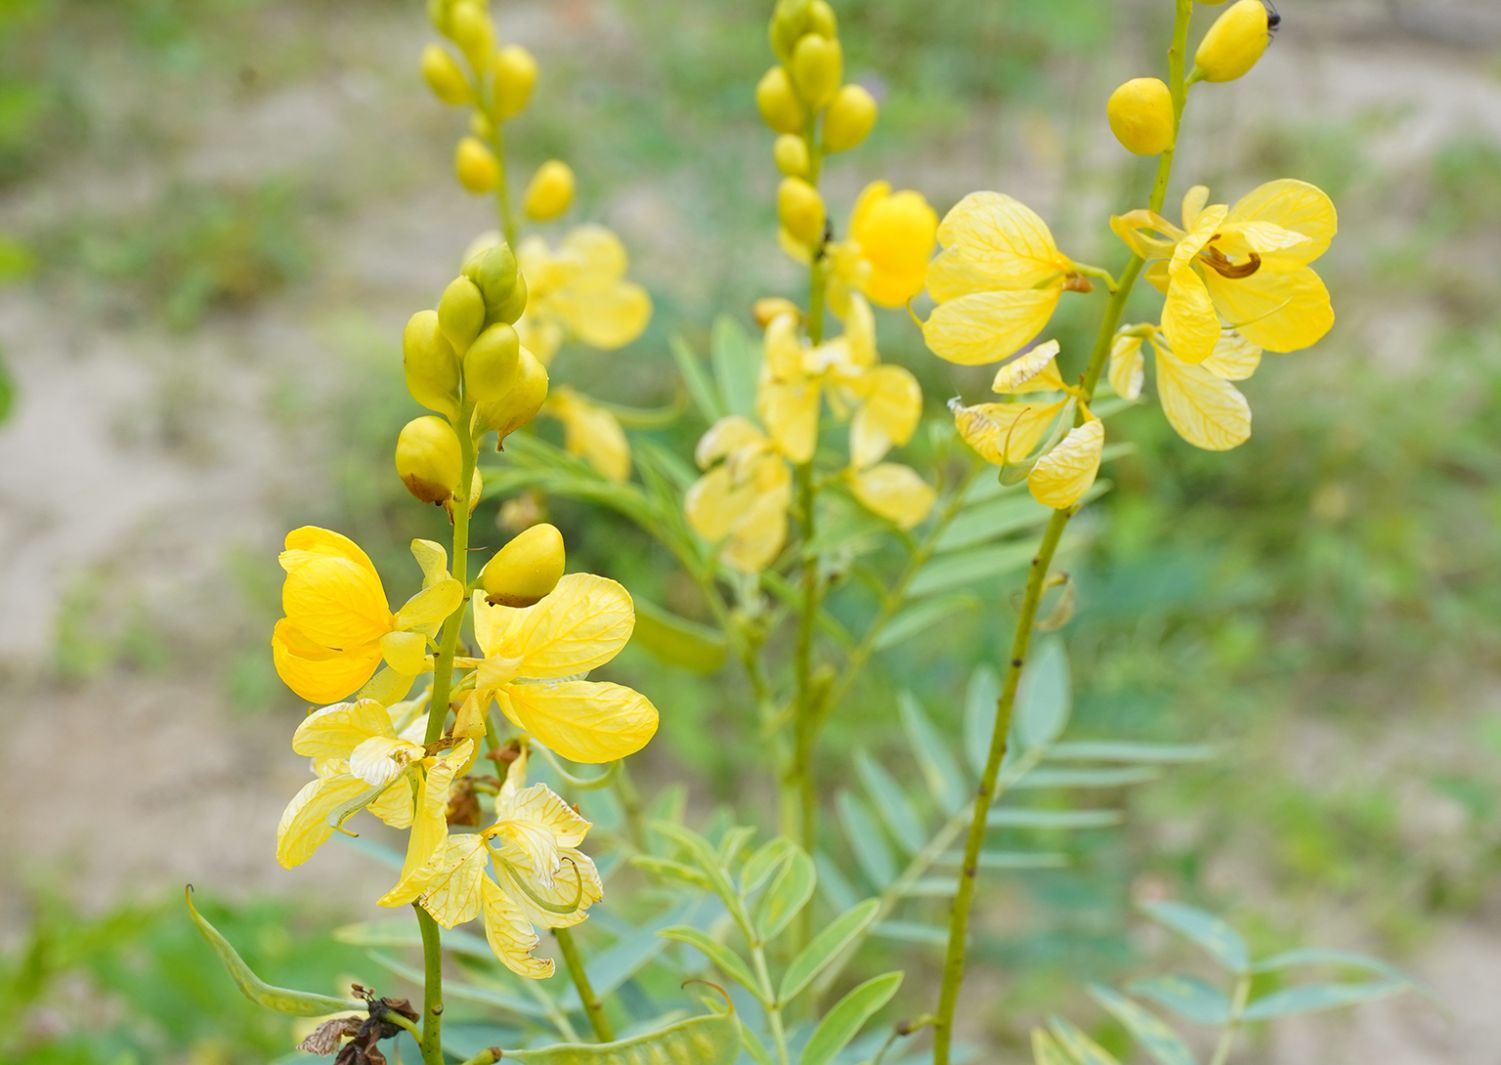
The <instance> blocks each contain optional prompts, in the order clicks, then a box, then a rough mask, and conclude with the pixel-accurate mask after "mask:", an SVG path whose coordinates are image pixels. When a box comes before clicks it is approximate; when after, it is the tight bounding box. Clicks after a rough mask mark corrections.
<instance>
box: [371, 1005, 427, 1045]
mask: <svg viewBox="0 0 1501 1065" xmlns="http://www.w3.org/2000/svg"><path fill="white" fill-rule="evenodd" d="M380 1019H381V1020H383V1021H385V1022H386V1023H387V1024H394V1025H396V1027H398V1028H405V1029H406V1030H407V1032H408V1033H410V1034H411V1037H412V1038H413V1039H415V1040H417V1041H418V1042H419V1043H420V1042H421V1040H422V1029H421V1028H419V1027H418V1026H417V1023H416V1022H415V1021H411V1020H408V1019H407V1018H405V1017H403V1016H402V1015H401V1014H399V1013H393V1012H392V1011H391V1010H386V1011H385V1012H384V1013H382V1014H381V1015H380Z"/></svg>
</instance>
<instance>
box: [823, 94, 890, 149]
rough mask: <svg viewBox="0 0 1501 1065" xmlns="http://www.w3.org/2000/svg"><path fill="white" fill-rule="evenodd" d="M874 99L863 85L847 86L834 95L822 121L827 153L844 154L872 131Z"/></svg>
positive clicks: (875, 111)
mask: <svg viewBox="0 0 1501 1065" xmlns="http://www.w3.org/2000/svg"><path fill="white" fill-rule="evenodd" d="M878 111H879V108H877V107H876V99H875V97H874V96H872V95H871V94H870V93H868V92H866V91H865V89H864V87H863V86H860V85H846V86H844V88H842V89H840V90H839V91H838V92H837V93H835V94H834V102H833V103H831V104H829V111H828V114H826V115H825V116H824V120H823V146H824V149H825V150H826V151H831V152H847V151H849V150H850V149H851V148H854V147H856V146H858V145H859V144H860V142H861V141H863V140H864V139H865V138H866V137H868V136H870V131H871V130H872V129H874V128H875V124H876V114H877V113H878Z"/></svg>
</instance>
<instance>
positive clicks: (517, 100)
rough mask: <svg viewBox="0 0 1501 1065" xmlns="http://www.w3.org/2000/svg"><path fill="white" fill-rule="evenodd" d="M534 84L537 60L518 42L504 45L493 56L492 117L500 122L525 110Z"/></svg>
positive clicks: (535, 82) (535, 81)
mask: <svg viewBox="0 0 1501 1065" xmlns="http://www.w3.org/2000/svg"><path fill="white" fill-rule="evenodd" d="M536 84H537V60H536V59H535V58H533V57H532V53H530V52H528V51H527V50H526V49H525V48H523V47H521V45H519V44H508V45H506V46H505V47H504V48H502V49H501V50H500V51H499V52H498V53H496V56H495V117H496V119H498V120H499V121H501V122H504V121H505V120H506V119H508V118H515V117H516V116H517V115H519V114H521V112H522V111H524V110H526V105H527V102H528V101H529V100H530V99H531V98H532V89H533V88H534V87H535V86H536Z"/></svg>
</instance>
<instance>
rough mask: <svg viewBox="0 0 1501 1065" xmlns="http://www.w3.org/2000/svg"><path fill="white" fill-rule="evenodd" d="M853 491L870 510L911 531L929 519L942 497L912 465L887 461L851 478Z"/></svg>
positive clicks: (861, 471)
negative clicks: (929, 513) (935, 501)
mask: <svg viewBox="0 0 1501 1065" xmlns="http://www.w3.org/2000/svg"><path fill="white" fill-rule="evenodd" d="M850 490H851V491H852V492H853V493H854V496H855V498H856V499H858V500H859V501H860V504H861V505H862V506H863V507H865V508H866V509H867V510H869V511H871V512H872V513H874V514H878V515H880V516H881V517H883V518H885V519H886V520H887V521H889V522H892V523H893V524H895V525H897V526H899V527H901V528H903V529H910V528H912V527H913V526H914V525H916V524H918V523H919V522H920V521H922V520H923V519H924V518H926V517H927V516H928V512H929V511H930V510H932V509H933V502H934V500H936V499H937V498H938V496H937V493H936V492H934V491H933V488H932V486H931V485H929V484H928V483H927V482H926V481H924V480H923V479H922V478H921V477H919V476H918V475H917V471H916V470H914V469H912V468H911V467H910V466H902V465H898V464H897V463H894V462H883V463H881V464H879V465H877V466H872V467H871V468H870V469H867V470H860V471H859V472H857V473H855V474H853V476H852V477H851V478H850Z"/></svg>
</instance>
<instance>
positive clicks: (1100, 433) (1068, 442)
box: [1027, 418, 1105, 510]
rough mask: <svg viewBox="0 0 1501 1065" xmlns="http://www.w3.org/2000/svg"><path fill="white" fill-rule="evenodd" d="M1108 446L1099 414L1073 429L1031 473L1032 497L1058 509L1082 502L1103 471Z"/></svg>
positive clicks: (1028, 479)
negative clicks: (1102, 464)
mask: <svg viewBox="0 0 1501 1065" xmlns="http://www.w3.org/2000/svg"><path fill="white" fill-rule="evenodd" d="M1104 448H1105V426H1104V423H1102V422H1101V421H1100V420H1099V419H1098V418H1090V419H1089V420H1088V421H1087V422H1085V423H1084V424H1083V425H1077V426H1075V427H1074V428H1072V429H1070V430H1069V432H1068V435H1067V436H1065V437H1064V438H1063V439H1062V440H1061V441H1059V443H1058V445H1057V446H1056V447H1054V448H1053V449H1052V450H1051V451H1049V452H1048V453H1047V454H1045V455H1043V456H1042V458H1040V459H1038V460H1037V465H1035V466H1033V467H1032V472H1031V473H1029V474H1028V475H1027V488H1028V489H1029V490H1030V491H1031V493H1032V498H1033V499H1036V500H1037V501H1038V502H1039V503H1041V504H1042V505H1043V506H1045V507H1052V508H1053V509H1054V510H1065V509H1067V508H1068V507H1071V506H1073V505H1074V504H1075V503H1077V502H1079V500H1080V499H1083V498H1084V493H1085V492H1087V491H1089V486H1090V485H1092V484H1094V481H1095V477H1096V476H1098V474H1099V472H1100V455H1101V453H1102V452H1103V451H1104Z"/></svg>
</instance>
